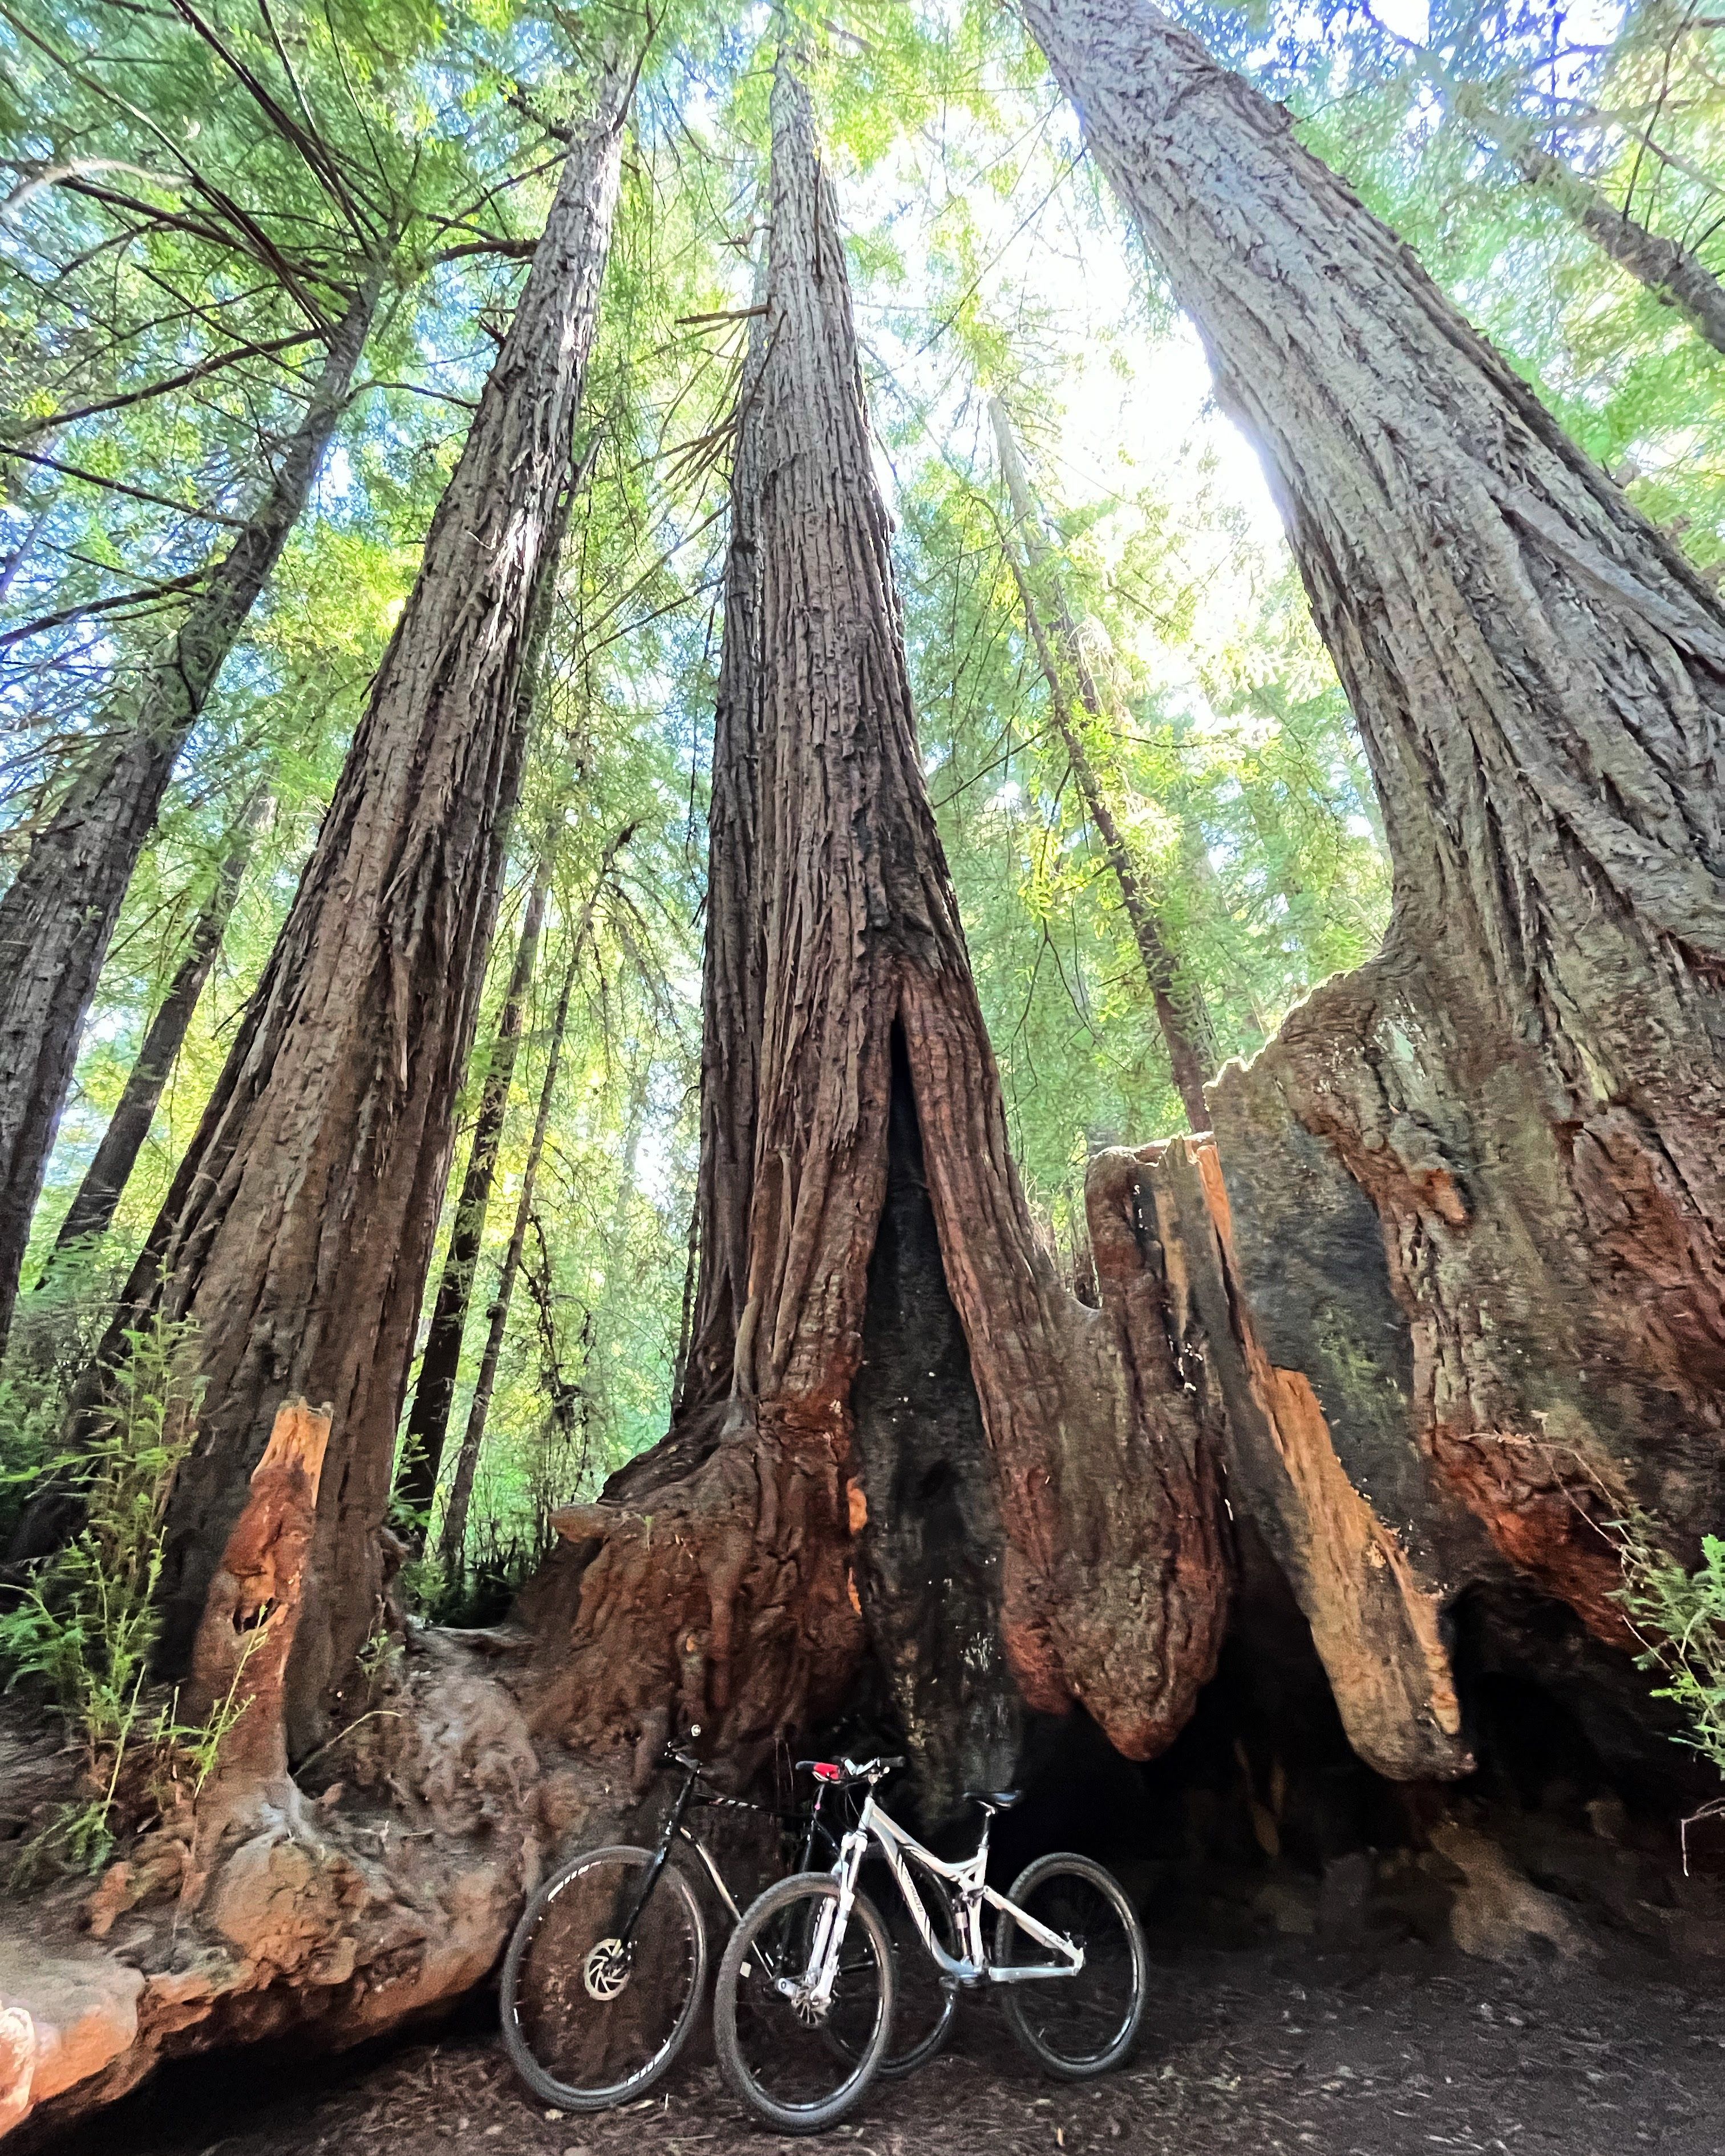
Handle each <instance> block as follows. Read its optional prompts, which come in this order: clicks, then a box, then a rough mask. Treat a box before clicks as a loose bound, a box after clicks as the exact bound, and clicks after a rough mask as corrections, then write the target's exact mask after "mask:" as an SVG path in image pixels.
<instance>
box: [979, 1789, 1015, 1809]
mask: <svg viewBox="0 0 1725 2156" xmlns="http://www.w3.org/2000/svg"><path fill="white" fill-rule="evenodd" d="M1023 1794H1024V1791H1023V1790H1022V1789H967V1790H966V1791H965V1792H964V1800H965V1802H966V1803H967V1804H980V1805H981V1806H982V1808H983V1810H984V1811H988V1812H1009V1811H1010V1810H1011V1809H1012V1808H1013V1806H1014V1804H1016V1803H1017V1802H1018V1800H1019V1798H1020V1797H1021V1796H1023Z"/></svg>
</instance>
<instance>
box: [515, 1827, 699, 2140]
mask: <svg viewBox="0 0 1725 2156" xmlns="http://www.w3.org/2000/svg"><path fill="white" fill-rule="evenodd" d="M645 1866H646V1857H645V1853H644V1852H643V1851H628V1852H625V1851H602V1852H598V1854H596V1855H595V1856H591V1857H588V1858H583V1859H581V1860H578V1862H577V1863H576V1864H575V1865H573V1866H570V1867H569V1869H568V1871H567V1872H566V1873H564V1874H562V1875H561V1876H559V1878H558V1879H557V1880H556V1881H553V1882H552V1888H551V1891H550V1892H549V1893H548V1895H547V1897H546V1898H545V1899H544V1901H543V1902H542V1903H537V1904H536V1905H535V1907H534V1908H532V1909H530V1911H529V1912H528V1919H529V1921H528V1922H527V1924H526V1936H525V1937H524V1938H521V1940H520V1941H519V1942H518V1948H516V1949H512V1950H511V1957H510V1963H509V1966H508V1968H507V1969H506V1980H505V1994H506V1995H505V2001H504V2005H505V2032H506V2035H512V2036H513V2038H514V2039H515V2041H513V2042H512V2043H511V2051H516V2049H517V2048H518V2047H519V2049H520V2050H521V2051H525V2053H526V2056H527V2059H528V2060H529V2061H531V2064H532V2065H533V2066H536V2068H537V2069H538V2071H539V2074H540V2075H541V2076H543V2077H544V2079H545V2080H546V2081H547V2082H549V2083H551V2084H553V2085H554V2086H555V2087H556V2089H557V2092H559V2094H558V2097H557V2098H555V2099H553V2100H561V2101H567V2102H580V2101H582V2100H583V2099H584V2100H585V2101H586V2102H590V2103H597V2102H616V2101H620V2092H633V2091H634V2090H635V2089H637V2088H639V2087H644V2086H646V2084H647V2082H649V2080H651V2079H656V2078H657V2076H658V2074H659V2073H660V2071H663V2069H664V2067H665V2066H666V2065H668V2064H669V2063H670V2059H671V2057H672V2056H675V2051H676V2048H677V2046H678V2045H679V2044H680V2041H681V2039H682V2036H683V2035H684V2034H685V2030H686V2028H687V2024H688V2020H689V2018H690V2016H691V2013H692V2010H693V2006H694V2003H695V1993H696V1989H697V1987H698V1985H699V1983H700V1979H701V1969H702V1965H703V1963H704V1961H705V1958H706V1957H705V1950H704V1947H703V1943H702V1941H701V1937H700V1930H699V1927H700V1916H699V1912H698V1911H697V1909H696V1907H695V1904H694V1901H693V1897H692V1896H691V1893H690V1891H689V1889H688V1887H687V1885H686V1883H685V1881H683V1880H682V1879H681V1878H680V1875H678V1874H677V1873H675V1871H670V1870H669V1869H667V1871H665V1872H663V1873H661V1874H660V1879H659V1881H658V1882H657V1884H656V1886H655V1889H654V1891H653V1892H652V1894H651V1895H650V1897H649V1899H648V1901H647V1903H646V1905H645V1907H644V1908H643V1909H642V1910H641V1911H640V1912H639V1916H638V1917H636V1918H635V1922H634V1926H633V1928H632V1929H630V1928H629V1917H630V1915H631V1913H632V1912H634V1905H635V1902H636V1900H637V1898H638V1897H639V1893H640V1891H641V1886H642V1882H643V1880H644V1876H645ZM626 1930H628V1931H629V1936H628V1937H627V1938H625V1937H624V1933H625V1931H626ZM517 2064H518V2065H520V2064H521V2060H520V2059H519V2058H517ZM530 2078H531V2076H530ZM534 2086H535V2087H538V2086H539V2083H538V2082H535V2083H534Z"/></svg>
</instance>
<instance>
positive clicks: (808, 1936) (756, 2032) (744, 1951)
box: [716, 1876, 892, 2132]
mask: <svg viewBox="0 0 1725 2156" xmlns="http://www.w3.org/2000/svg"><path fill="white" fill-rule="evenodd" d="M836 1898H837V1896H836V1889H835V1887H834V1885H833V1883H832V1882H831V1881H829V1880H827V1879H824V1878H818V1877H810V1876H805V1877H803V1878H800V1879H792V1880H787V1881H783V1882H782V1884H781V1885H780V1886H778V1887H775V1888H769V1889H768V1892H767V1893H766V1894H764V1895H762V1897H761V1899H760V1901H759V1902H757V1903H756V1904H755V1906H754V1907H753V1908H752V1909H751V1910H750V1911H749V1912H748V1914H747V1916H746V1917H744V1919H743V1922H742V1925H741V1926H740V1927H739V1928H738V1930H737V1933H736V1934H735V1935H734V1936H733V1938H732V1943H731V1945H730V1947H729V1948H727V1949H726V1955H725V1962H724V1966H723V1968H722V1969H721V1972H720V1978H719V1990H718V1994H717V1999H716V2031H717V2034H718V2038H719V2056H720V2059H721V2063H722V2064H723V2065H724V2066H725V2071H726V2075H727V2076H728V2077H729V2078H730V2079H731V2081H732V2085H733V2086H734V2087H736V2088H737V2091H738V2093H739V2094H741V2095H742V2097H744V2098H745V2099H746V2101H747V2102H749V2103H750V2104H752V2106H753V2107H754V2108H755V2109H756V2110H757V2112H760V2113H761V2115H762V2117H765V2118H767V2119H769V2120H771V2121H772V2122H773V2123H776V2124H778V2125H781V2126H787V2127H788V2128H790V2130H792V2131H793V2132H794V2131H798V2130H802V2129H803V2128H807V2127H809V2126H811V2125H814V2124H817V2123H819V2124H829V2123H831V2122H832V2120H833V2119H834V2118H836V2117H839V2116H840V2115H842V2112H844V2111H845V2110H846V2109H848V2108H849V2107H850V2103H851V2102H854V2101H855V2097H857V2096H859V2095H860V2093H861V2092H862V2090H863V2088H864V2087H865V2086H866V2085H867V2082H868V2081H869V2079H870V2077H871V2076H872V2075H873V2073H874V2071H875V2068H876V2066H878V2064H879V2062H880V2056H881V2053H882V2052H883V2051H884V2050H885V2048H886V2039H887V2035H888V2034H889V2031H890V2026H891V2010H892V1970H891V1948H890V1946H889V1945H888V1943H887V1940H886V1932H885V1929H884V1928H883V1926H882V1925H881V1923H880V1918H879V1917H877V1916H875V1914H874V1913H873V1912H872V1911H871V1910H870V1909H869V1908H868V1907H867V1905H866V1904H865V1903H864V1902H860V1901H859V1902H857V1903H855V1905H854V1906H853V1908H852V1910H851V1913H850V1922H849V1924H848V1926H847V1928H846V1931H845V1938H844V1940H843V1942H842V1944H841V1947H840V1950H839V1956H838V1966H837V1969H836V1971H835V1973H834V1979H833V1984H832V1990H831V1994H830V1997H829V1998H826V1999H823V1998H822V1997H821V1996H820V1995H819V1976H820V1974H821V1972H820V1969H819V1964H818V1963H817V1960H816V1958H815V1950H816V1948H817V1945H818V1943H819V1939H820V1936H821V1933H822V1932H823V1930H824V1926H825V1922H826V1921H827V1920H828V1919H829V1916H830V1914H831V1912H833V1911H834V1908H835V1906H836Z"/></svg>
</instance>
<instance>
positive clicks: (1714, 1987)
mask: <svg viewBox="0 0 1725 2156" xmlns="http://www.w3.org/2000/svg"><path fill="white" fill-rule="evenodd" d="M1154 1973H1155V1987H1154V1990H1153V2000H1152V2005H1151V2008H1150V2012H1149V2015H1148V2018H1147V2023H1146V2028H1145V2034H1144V2039H1143V2042H1142V2046H1141V2048H1140V2050H1139V2051H1138V2053H1137V2056H1136V2058H1135V2059H1134V2061H1132V2065H1131V2066H1129V2067H1128V2068H1127V2070H1126V2071H1124V2072H1123V2073H1120V2074H1117V2075H1114V2076H1110V2077H1109V2078H1107V2079H1105V2080H1103V2081H1101V2082H1092V2083H1090V2084H1088V2085H1086V2086H1081V2087H1065V2086H1062V2085H1060V2084H1057V2083H1055V2082H1048V2081H1045V2080H1041V2079H1039V2078H1038V2077H1037V2076H1035V2075H1034V2073H1033V2072H1032V2071H1030V2070H1029V2067H1028V2066H1027V2065H1026V2064H1024V2062H1023V2061H1021V2060H1020V2059H1019V2055H1018V2054H1017V2052H1016V2051H1014V2048H1013V2046H1012V2045H1011V2042H1010V2040H1009V2037H1008V2035H1007V2034H1006V2031H1005V2029H1004V2024H1002V2023H1001V2022H1000V2020H999V2018H998V2016H997V2015H996V2013H995V2012H994V2011H993V2010H992V2009H991V2008H990V2007H989V2006H988V2005H987V2004H985V2003H984V2004H973V2003H971V2002H968V2001H967V2002H966V2004H965V2006H964V2007H963V2009H962V2010H961V2012H960V2016H959V2022H958V2031H957V2035H956V2037H955V2040H954V2042H953V2044H952V2048H951V2050H950V2051H949V2052H948V2053H947V2056H945V2057H943V2058H942V2059H941V2060H939V2061H937V2062H936V2063H935V2064H934V2065H932V2066H930V2067H928V2068H927V2069H926V2070H925V2071H924V2072H923V2073H922V2075H920V2076H917V2077H916V2079H915V2080H913V2081H911V2082H906V2083H901V2084H897V2085H886V2084H880V2083H877V2084H876V2087H875V2089H874V2090H873V2091H872V2092H870V2097H869V2099H868V2100H867V2102H865V2105H864V2106H863V2107H862V2108H861V2110H860V2112H858V2113H857V2114H856V2116H855V2118H854V2119H853V2120H852V2121H851V2122H850V2123H848V2124H847V2125H846V2126H845V2127H844V2128H839V2130H838V2131H837V2132H835V2133H832V2134H830V2135H829V2136H827V2137H826V2138H825V2140H824V2143H798V2142H793V2141H783V2140H781V2139H780V2138H779V2137H778V2136H777V2135H776V2134H772V2133H764V2132H761V2131H758V2130H757V2128H755V2127H754V2126H753V2125H752V2123H751V2122H750V2121H749V2119H748V2118H747V2117H746V2115H745V2114H744V2113H743V2112H742V2110H741V2108H740V2107H739V2106H738V2105H737V2103H736V2102H734V2101H733V2100H732V2097H731V2096H730V2094H729V2093H728V2092H727V2091H726V2089H725V2088H724V2087H723V2085H722V2083H721V2082H720V2080H719V2077H718V2075H717V2073H716V2071H715V2069H714V2068H713V2067H712V2066H711V2064H710V2063H707V2064H701V2063H696V2064H692V2065H685V2066H681V2067H680V2068H679V2069H678V2070H677V2071H675V2072H674V2073H673V2074H672V2076H671V2077H670V2080H669V2082H667V2083H666V2084H665V2086H664V2087H662V2089H661V2090H660V2092H658V2093H656V2094H655V2095H654V2096H653V2097H649V2098H647V2099H645V2100H644V2102H641V2103H639V2104H638V2105H636V2106H634V2107H633V2108H632V2109H629V2110H627V2111H623V2112H610V2113H607V2114H604V2115H603V2116H600V2117H592V2118H575V2117H567V2118H558V2117H547V2113H546V2112H545V2110H544V2107H542V2106H541V2105H538V2104H536V2103H535V2102H533V2101H532V2100H531V2098H530V2097H528V2096H527V2094H526V2092H525V2091H524V2090H522V2089H521V2087H520V2086H519V2084H518V2083H517V2082H516V2080H515V2078H514V2076H512V2074H511V2071H510V2069H509V2066H508V2064H507V2062H506V2060H505V2059H504V2057H503V2055H502V2052H501V2048H500V2047H499V2046H498V2045H497V2044H496V2043H495V2040H493V2039H491V2038H490V2035H489V2034H488V2032H487V2031H486V2030H485V2028H484V2027H483V2025H478V2024H476V2025H475V2026H474V2027H472V2028H470V2029H469V2030H464V2031H460V2032H454V2033H448V2034H445V2035H444V2036H443V2037H441V2038H440V2039H439V2040H435V2041H426V2042H423V2043H419V2044H417V2045H413V2046H409V2047H408V2048H406V2049H397V2050H395V2051H392V2052H390V2053H389V2054H388V2056H383V2057H377V2056H373V2057H372V2058H371V2059H359V2060H348V2061H341V2060H331V2059H327V2058H324V2059H319V2060H316V2061H311V2062H309V2063H308V2062H305V2061H301V2062H300V2063H299V2064H298V2065H296V2066H287V2067H283V2066H275V2067H271V2068H270V2069H269V2070H268V2071H260V2070H259V2066H258V2064H257V2062H256V2061H252V2062H251V2063H250V2064H249V2065H245V2064H242V2065H241V2066H239V2067H238V2068H233V2067H229V2068H227V2069H224V2070H223V2071H222V2072H221V2075H220V2077H219V2079H218V2078H216V2077H214V2076H213V2071H212V2069H210V2068H209V2067H208V2066H205V2067H203V2069H202V2070H201V2071H198V2073H197V2074H196V2076H194V2074H193V2071H192V2070H189V2069H186V2068H181V2069H178V2070H176V2071H174V2072H172V2074H170V2075H169V2076H166V2077H164V2078H163V2079H162V2080H161V2081H158V2082H157V2083H156V2084H154V2085H153V2089H152V2090H151V2091H146V2092H141V2096H140V2097H136V2098H134V2099H133V2100H132V2101H131V2102H130V2103H129V2104H128V2105H126V2106H125V2107H121V2110H118V2111H115V2112H109V2113H108V2114H107V2115H106V2117H105V2118H104V2119H101V2120H99V2121H96V2122H93V2123H92V2124H91V2125H90V2127H89V2128H86V2129H85V2133H84V2135H83V2137H82V2138H80V2140H78V2141H76V2142H74V2143H72V2144H70V2147H71V2148H72V2149H75V2151H76V2156H90V2152H94V2151H95V2150H97V2149H100V2150H101V2151H102V2152H103V2156H206V2152H209V2156H215V2152H219V2156H446V2153H447V2152H449V2151H456V2152H459V2156H487V2152H489V2151H490V2150H493V2149H495V2150H496V2151H497V2152H498V2156H779V2152H781V2151H783V2152H788V2151H790V2150H792V2149H795V2148H809V2149H812V2148H815V2147H819V2146H824V2148H826V2149H827V2150H828V2151H829V2152H832V2156H838V2152H839V2151H840V2150H848V2149H856V2150H861V2151H867V2152H868V2156H1092V2152H1110V2156H1111V2152H1116V2151H1118V2152H1122V2156H1125V2152H1131V2156H1140V2152H1142V2156H1272V2152H1281V2151H1287V2152H1290V2156H1301V2152H1305V2151H1312V2152H1315V2153H1316V2156H1488V2152H1492V2153H1493V2156H1495V2152H1502V2156H1635V2152H1639V2151H1640V2150H1643V2149H1646V2150H1656V2151H1658V2152H1660V2156H1718V2152H1719V2150H1720V2149H1721V2148H1722V2146H1725V1984H1722V1983H1721V1981H1720V1979H1721V1978H1725V1972H1717V1973H1716V1974H1715V1977H1714V1979H1713V1980H1712V1983H1711V1984H1708V1983H1707V1981H1706V1980H1705V1979H1697V1981H1696V1982H1694V1983H1693V1984H1688V1983H1686V1984H1681V1985H1679V1984H1672V1983H1666V1982H1654V1983H1648V1982H1645V1981H1637V1982H1630V1981H1626V1980H1622V1979H1618V1978H1615V1977H1613V1976H1611V1975H1609V1974H1601V1973H1597V1972H1594V1971H1578V1970H1576V1969H1573V1968H1568V1967H1560V1966H1546V1967H1541V1968H1536V1969H1518V1970H1515V1971H1507V1970H1503V1969H1497V1968H1493V1967H1491V1966H1489V1965H1487V1964H1485V1963H1479V1962H1470V1961H1466V1960H1464V1959H1462V1958H1460V1957H1456V1956H1451V1955H1448V1954H1444V1953H1434V1952H1432V1951H1430V1949H1427V1948H1418V1947H1405V1948H1397V1949H1395V1950H1394V1951H1393V1952H1391V1953H1389V1954H1387V1955H1380V1956H1375V1957H1372V1956H1363V1955H1359V1954H1348V1955H1343V1954H1327V1955H1326V1954H1318V1953H1312V1952H1310V1951H1305V1952H1298V1951H1295V1950H1293V1949H1292V1948H1274V1949H1262V1950H1254V1951H1251V1952H1247V1953H1219V1952H1212V1951H1208V1950H1206V1951H1202V1952H1192V1953H1182V1954H1180V1955H1178V1956H1177V1957H1170V1956H1158V1959H1157V1961H1156V1964H1155V1972H1154ZM68 2156H69V2152H68Z"/></svg>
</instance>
